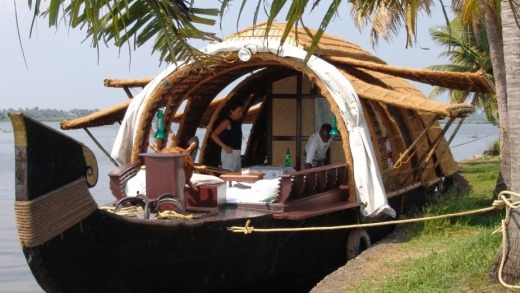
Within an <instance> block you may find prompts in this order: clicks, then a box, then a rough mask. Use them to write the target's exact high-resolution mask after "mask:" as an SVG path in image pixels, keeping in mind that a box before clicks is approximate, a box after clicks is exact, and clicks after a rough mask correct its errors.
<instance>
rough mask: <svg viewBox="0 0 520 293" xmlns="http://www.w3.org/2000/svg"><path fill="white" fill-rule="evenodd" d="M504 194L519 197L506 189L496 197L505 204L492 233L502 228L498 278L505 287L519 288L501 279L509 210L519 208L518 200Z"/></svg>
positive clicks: (505, 252) (507, 245) (507, 246)
mask: <svg viewBox="0 0 520 293" xmlns="http://www.w3.org/2000/svg"><path fill="white" fill-rule="evenodd" d="M506 194H509V195H515V196H517V197H520V194H519V193H515V192H511V191H507V190H505V191H502V192H500V194H499V195H498V198H500V199H501V200H502V201H503V202H504V203H505V204H506V216H505V218H504V220H502V225H501V226H500V228H498V229H497V230H496V231H495V232H493V233H497V232H500V230H502V259H501V260H500V267H499V268H498V280H499V281H500V284H502V285H503V286H504V287H506V288H510V289H520V286H518V285H510V284H507V283H506V282H505V281H504V280H503V279H502V270H503V268H504V265H505V263H506V254H507V251H508V249H509V243H508V238H507V225H508V224H509V217H510V215H511V214H510V212H511V209H518V208H520V202H519V201H517V202H512V201H511V199H510V198H507V197H506Z"/></svg>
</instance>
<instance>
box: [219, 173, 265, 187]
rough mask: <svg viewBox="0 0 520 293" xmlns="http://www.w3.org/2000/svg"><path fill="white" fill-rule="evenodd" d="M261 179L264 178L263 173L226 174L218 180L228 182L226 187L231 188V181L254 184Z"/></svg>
mask: <svg viewBox="0 0 520 293" xmlns="http://www.w3.org/2000/svg"><path fill="white" fill-rule="evenodd" d="M262 178H264V173H247V174H243V173H226V174H222V175H220V179H222V180H224V181H226V182H228V186H231V182H232V181H241V182H255V181H257V180H260V179H262Z"/></svg>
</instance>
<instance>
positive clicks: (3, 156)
mask: <svg viewBox="0 0 520 293" xmlns="http://www.w3.org/2000/svg"><path fill="white" fill-rule="evenodd" d="M49 125H50V126H52V127H54V128H59V127H58V123H49ZM118 129H119V127H118V126H105V127H99V128H94V129H92V130H91V132H92V133H93V134H94V136H95V137H96V138H97V139H98V140H99V142H100V143H101V144H102V145H103V147H104V148H105V149H106V150H107V151H110V149H111V148H112V140H113V138H114V137H115V136H116V134H117V131H118ZM244 130H245V129H244ZM66 133H67V134H68V135H69V136H72V137H74V138H75V139H77V140H79V141H81V142H83V143H85V144H86V145H87V146H89V147H90V148H91V150H92V151H94V153H95V154H96V157H97V160H98V165H99V174H100V178H99V181H98V184H97V186H96V187H94V188H92V189H91V193H92V194H93V196H94V198H95V199H96V201H97V202H98V203H100V204H102V203H106V202H109V201H111V200H112V199H113V198H112V195H111V194H110V190H109V188H108V176H106V175H107V174H108V172H109V171H110V170H111V169H112V168H113V166H112V163H111V162H110V161H109V160H108V159H107V158H106V156H105V155H104V154H103V152H102V151H101V150H99V148H98V147H97V146H96V145H95V143H94V142H93V141H92V140H91V139H90V137H89V136H88V135H87V134H86V132H85V131H83V130H73V131H67V132H66ZM199 138H202V136H201V135H199ZM497 138H498V130H497V128H496V127H494V126H492V125H489V124H466V125H463V126H462V127H461V129H460V130H459V134H458V135H457V136H456V137H455V139H454V140H453V142H452V143H451V145H452V146H454V147H453V148H452V152H453V155H454V157H455V160H457V161H460V160H465V159H469V158H471V157H473V156H475V155H478V154H481V153H482V152H483V151H484V150H485V149H486V148H488V147H489V146H490V145H492V143H493V142H494V141H495V140H496V139H497ZM13 202H14V138H13V133H12V127H11V124H10V123H8V122H0V292H9V293H16V292H25V293H27V292H42V290H41V288H40V287H39V286H38V284H37V283H36V281H35V280H34V278H33V276H32V274H31V272H30V270H29V267H28V266H27V263H26V260H25V257H24V256H23V253H22V251H21V248H20V244H19V242H18V235H17V232H16V223H15V220H14V210H13Z"/></svg>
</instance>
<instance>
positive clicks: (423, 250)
mask: <svg viewBox="0 0 520 293" xmlns="http://www.w3.org/2000/svg"><path fill="white" fill-rule="evenodd" d="M499 164H500V162H499V160H498V157H482V158H479V159H475V160H472V161H468V162H464V163H461V175H462V178H459V179H458V180H456V181H455V183H454V186H453V187H452V188H451V189H450V190H449V191H448V194H446V195H445V196H442V197H438V198H436V199H434V201H433V202H432V203H431V204H428V206H427V207H426V208H425V209H424V210H422V211H417V212H414V213H413V214H410V215H408V216H409V217H414V218H415V217H422V216H431V215H440V214H447V213H456V212H461V211H468V210H474V209H480V208H484V207H489V206H491V204H492V202H493V199H492V196H493V190H494V187H495V183H496V180H497V176H498V172H499V167H500V166H499ZM463 179H465V180H463ZM465 181H466V182H467V184H466V183H465ZM502 216H503V212H498V211H492V212H489V213H486V214H478V215H473V216H463V217H456V218H451V219H446V220H436V221H429V222H423V223H419V224H415V225H408V226H405V227H404V228H402V229H404V231H403V236H402V238H401V241H400V242H399V249H397V250H396V252H395V253H404V254H405V255H404V257H399V256H397V255H394V256H392V257H391V259H392V261H391V262H388V264H387V267H388V268H389V269H388V270H385V272H384V273H383V274H381V275H380V276H378V277H374V276H372V277H370V278H365V279H363V280H361V281H360V282H357V284H356V285H355V286H354V287H351V288H349V290H348V291H349V292H506V290H505V288H503V287H502V286H501V285H500V284H496V283H492V282H491V281H490V279H489V277H488V273H489V271H490V268H491V266H492V263H493V261H494V259H495V257H496V255H497V251H498V249H499V247H500V242H501V239H502V236H501V235H500V234H497V235H491V233H492V232H493V231H494V230H495V229H496V228H497V227H498V226H499V223H500V219H501V217H502ZM389 253H391V254H393V253H394V252H393V251H392V252H390V251H389Z"/></svg>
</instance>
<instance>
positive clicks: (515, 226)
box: [492, 1, 520, 284]
mask: <svg viewBox="0 0 520 293" xmlns="http://www.w3.org/2000/svg"><path fill="white" fill-rule="evenodd" d="M501 3H502V33H503V40H504V64H505V72H506V83H507V86H506V88H507V90H506V91H507V99H506V102H507V104H506V105H507V117H509V119H508V124H507V125H508V126H509V127H508V128H506V129H505V131H506V132H505V133H506V137H505V139H506V141H507V140H508V142H509V146H510V147H508V149H509V150H510V153H509V158H507V157H504V156H502V164H504V163H511V162H515V164H510V180H511V181H510V184H509V185H508V186H509V189H510V190H511V191H513V192H517V193H518V192H520V164H518V162H520V161H519V160H520V148H519V147H518V143H520V121H516V120H520V116H519V115H520V75H519V74H518V72H520V51H519V50H518V48H519V47H520V31H519V29H520V28H519V27H518V25H517V23H516V21H515V15H514V13H513V12H514V11H520V6H519V5H518V3H516V2H513V1H511V2H508V1H502V2H501ZM513 9H514V10H513ZM517 118H518V119H517ZM500 119H502V117H500ZM508 138H509V139H508ZM503 175H504V177H505V176H506V174H503ZM512 199H513V201H516V200H520V198H519V197H516V196H512ZM507 224H508V226H507V231H506V233H507V235H508V240H509V241H508V244H507V247H506V248H507V250H506V251H505V254H506V262H505V264H504V268H503V270H502V279H503V280H504V281H505V282H506V283H508V284H513V283H516V282H517V281H518V280H520V249H519V248H520V211H516V210H513V211H512V212H511V217H510V219H509V221H508V223H507ZM501 257H502V249H501V250H500V252H499V253H498V257H497V259H496V260H495V264H494V265H493V269H492V276H493V277H495V278H496V277H497V275H498V266H499V264H500V259H501Z"/></svg>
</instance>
